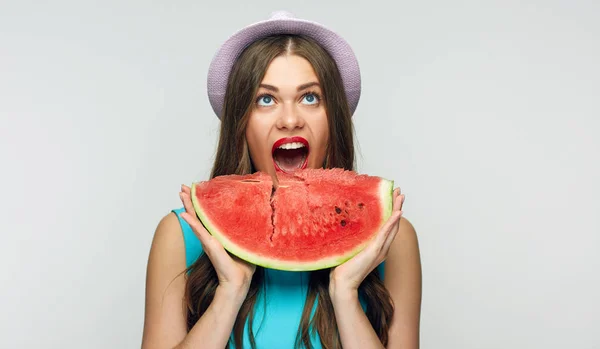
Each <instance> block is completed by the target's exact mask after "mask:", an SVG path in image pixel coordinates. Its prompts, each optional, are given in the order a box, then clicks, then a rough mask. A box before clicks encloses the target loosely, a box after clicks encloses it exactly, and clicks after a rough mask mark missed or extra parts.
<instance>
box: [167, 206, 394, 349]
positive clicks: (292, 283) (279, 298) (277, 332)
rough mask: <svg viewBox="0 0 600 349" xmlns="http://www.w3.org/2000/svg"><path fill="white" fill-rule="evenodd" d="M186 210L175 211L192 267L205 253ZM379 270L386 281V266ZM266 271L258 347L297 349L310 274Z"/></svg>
mask: <svg viewBox="0 0 600 349" xmlns="http://www.w3.org/2000/svg"><path fill="white" fill-rule="evenodd" d="M184 211H185V209H184V208H179V209H176V210H173V212H174V213H175V214H176V215H177V218H178V219H179V223H180V225H181V230H182V232H183V239H184V243H185V260H186V267H189V266H190V265H192V264H193V263H194V262H195V261H196V259H198V257H199V256H200V254H201V253H202V245H201V244H200V240H199V239H198V238H197V237H196V235H195V234H194V232H193V231H192V228H191V227H190V225H189V224H188V223H187V222H186V221H185V220H184V219H183V218H182V217H181V216H180V214H181V213H182V212H184ZM377 268H378V269H379V273H380V275H381V277H382V278H383V275H384V274H383V272H384V263H381V264H380V265H379V266H378V267H377ZM264 270H265V287H266V289H265V290H264V291H265V292H263V293H262V294H261V296H259V297H258V299H257V301H256V304H255V308H254V309H255V315H254V322H253V325H252V327H253V330H254V339H255V341H256V347H257V348H260V349H271V348H277V349H280V348H294V347H295V342H296V333H297V332H298V327H299V325H300V319H301V317H302V310H303V309H304V303H305V300H306V293H307V291H308V280H309V276H310V272H289V271H282V270H275V269H269V268H265V269H264ZM361 304H362V306H363V309H366V308H365V304H364V302H361ZM315 307H316V302H315ZM314 310H315V308H313V312H314ZM232 338H233V336H232ZM231 343H233V340H232V341H231ZM311 344H312V346H313V348H316V349H321V342H320V340H319V338H318V336H317V335H315V336H314V337H313V338H312V340H311ZM243 345H244V348H248V349H249V348H251V346H250V340H249V336H248V327H247V326H246V329H245V331H244V344H243ZM231 348H233V344H232V346H231Z"/></svg>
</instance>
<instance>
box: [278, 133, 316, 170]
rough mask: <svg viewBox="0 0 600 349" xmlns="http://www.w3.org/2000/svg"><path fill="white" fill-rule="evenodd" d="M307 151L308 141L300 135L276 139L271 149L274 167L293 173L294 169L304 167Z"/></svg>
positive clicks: (306, 161) (306, 162) (306, 160)
mask: <svg viewBox="0 0 600 349" xmlns="http://www.w3.org/2000/svg"><path fill="white" fill-rule="evenodd" d="M308 151H309V148H308V141H307V140H306V139H304V138H302V137H287V138H281V139H279V140H277V142H275V144H273V149H272V151H271V154H272V155H273V162H274V163H275V169H276V170H277V171H282V172H286V173H293V172H294V171H296V170H299V169H303V168H306V166H307V164H308Z"/></svg>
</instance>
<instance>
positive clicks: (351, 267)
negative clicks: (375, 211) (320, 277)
mask: <svg viewBox="0 0 600 349" xmlns="http://www.w3.org/2000/svg"><path fill="white" fill-rule="evenodd" d="M392 197H393V208H392V215H391V216H390V218H389V219H388V220H387V222H386V223H385V224H384V225H383V226H382V227H381V230H380V231H379V232H378V233H377V235H376V236H375V238H374V239H373V240H372V241H371V243H370V244H369V245H367V247H365V248H364V249H363V250H362V251H361V252H359V253H358V254H356V255H355V256H354V257H352V258H351V259H349V260H348V261H346V262H344V263H342V264H341V265H338V266H337V267H335V268H333V269H332V270H331V272H330V273H329V294H330V295H331V296H332V297H334V296H336V295H343V294H352V293H355V292H356V291H357V290H358V286H359V285H360V284H361V283H362V282H363V280H364V279H365V278H366V277H367V275H369V273H370V272H371V271H373V269H375V268H376V267H377V266H378V265H379V264H380V263H381V262H383V261H384V260H385V259H386V257H387V254H388V251H389V250H390V246H391V245H392V242H393V241H394V238H395V237H396V233H398V227H399V225H400V218H401V216H402V205H403V204H404V194H402V195H400V189H399V188H396V189H395V190H394V193H393V196H392Z"/></svg>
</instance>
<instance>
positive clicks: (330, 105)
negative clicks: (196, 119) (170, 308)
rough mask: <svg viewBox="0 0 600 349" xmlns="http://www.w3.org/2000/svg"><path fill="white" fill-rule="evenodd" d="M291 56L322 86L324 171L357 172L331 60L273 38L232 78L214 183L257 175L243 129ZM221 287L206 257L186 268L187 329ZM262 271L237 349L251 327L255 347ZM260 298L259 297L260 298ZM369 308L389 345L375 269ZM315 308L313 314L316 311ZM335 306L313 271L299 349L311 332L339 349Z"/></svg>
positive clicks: (366, 290)
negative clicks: (267, 81) (276, 68)
mask: <svg viewBox="0 0 600 349" xmlns="http://www.w3.org/2000/svg"><path fill="white" fill-rule="evenodd" d="M284 54H295V55H298V56H300V57H303V58H305V59H306V60H308V61H309V62H310V64H311V65H312V66H313V69H314V70H315V72H316V74H317V77H318V79H319V83H320V84H321V86H322V90H323V91H322V92H323V100H324V103H325V107H326V111H327V120H328V125H329V144H328V145H327V151H326V154H327V155H326V160H325V163H324V167H325V168H334V167H335V168H344V169H347V170H354V167H355V156H354V138H353V132H354V129H353V125H352V120H351V115H350V109H349V107H348V102H347V99H346V95H345V93H344V86H343V84H342V79H341V76H340V74H339V71H338V69H337V66H336V64H335V61H333V59H332V58H331V56H330V55H329V54H328V53H327V52H326V51H325V50H324V49H323V48H322V47H321V46H319V45H318V44H316V43H315V42H314V41H313V40H311V39H310V38H307V37H304V36H298V35H278V36H271V37H267V38H263V39H260V40H258V41H256V42H254V43H253V44H252V45H250V46H249V47H248V48H246V50H244V52H242V54H241V56H240V57H239V59H238V60H237V61H236V63H235V65H234V66H233V69H232V71H231V75H230V77H229V81H228V85H227V90H226V93H225V105H224V108H223V112H222V115H221V129H220V136H219V144H218V147H217V152H216V158H215V162H214V165H213V169H212V173H211V178H214V177H216V176H220V175H226V174H249V173H253V172H255V169H254V166H253V164H252V160H251V158H250V155H249V151H248V146H247V143H246V137H245V129H246V125H247V122H248V117H249V115H250V112H251V111H252V108H253V104H254V99H255V96H256V93H257V91H258V86H259V84H260V82H261V81H262V79H263V77H264V75H265V72H266V70H267V68H268V66H269V64H270V63H271V61H272V60H273V59H275V58H276V57H278V56H280V55H284ZM217 286H218V279H217V274H216V271H215V269H214V267H213V265H212V264H211V262H210V259H209V258H208V257H207V256H206V255H205V254H204V253H203V254H201V255H200V257H199V258H198V259H197V260H196V262H195V263H193V264H192V265H191V266H190V267H189V268H188V278H187V284H186V292H185V305H186V308H187V325H188V330H190V329H191V328H192V327H193V326H194V324H195V323H196V322H197V321H198V319H199V318H200V317H201V316H202V314H204V312H205V311H206V309H207V308H208V306H209V305H210V303H211V302H212V300H213V297H214V295H215V290H216V288H217ZM263 286H264V269H263V268H261V267H257V268H256V272H255V273H254V276H253V278H252V282H251V284H250V290H249V291H248V294H247V296H246V299H245V301H244V303H243V304H242V307H241V308H240V311H239V313H238V315H237V319H236V321H235V324H234V327H233V341H234V343H235V347H236V348H242V343H243V338H242V337H243V333H244V326H245V325H246V324H247V325H248V330H249V331H248V333H249V335H250V338H249V339H250V343H251V346H252V348H255V347H256V345H255V339H254V332H253V328H252V325H253V320H254V311H253V310H254V306H255V304H256V301H257V299H258V297H259V296H260V295H261V294H262V293H263V292H265V290H264V287H263ZM262 295H263V296H264V294H262ZM359 295H360V296H361V299H364V301H365V303H366V315H367V318H368V319H369V321H370V323H371V325H372V326H373V328H374V329H375V332H376V333H377V335H378V336H379V339H380V340H381V342H382V344H383V345H387V341H388V329H389V324H390V322H391V318H392V314H393V304H392V300H391V298H390V295H389V293H388V291H387V289H386V288H385V287H384V285H383V282H382V280H381V276H380V275H379V274H378V272H377V269H375V270H374V271H373V272H372V273H371V274H369V275H368V276H367V278H366V279H365V280H364V281H363V283H362V284H361V286H360V287H359ZM315 302H316V303H317V306H316V310H315V313H314V316H313V317H312V318H311V313H312V310H313V307H314V305H315ZM332 319H335V315H334V311H333V304H332V302H331V298H330V297H329V270H320V271H314V272H311V276H310V280H309V285H308V293H307V296H306V303H305V306H304V310H303V313H302V318H301V321H300V325H299V327H298V333H297V337H296V345H297V347H301V346H302V345H304V346H305V347H306V348H311V347H312V346H311V344H310V337H311V334H313V333H314V331H316V333H317V334H318V335H319V337H320V340H321V345H322V347H323V348H331V349H334V348H335V349H337V348H341V343H340V338H339V333H338V329H337V326H336V324H335V321H332Z"/></svg>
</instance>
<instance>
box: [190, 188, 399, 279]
mask: <svg viewBox="0 0 600 349" xmlns="http://www.w3.org/2000/svg"><path fill="white" fill-rule="evenodd" d="M393 190H394V181H392V180H387V179H385V178H381V183H380V186H379V196H380V202H381V205H382V211H383V217H382V220H381V224H380V225H379V227H378V228H377V229H376V230H375V231H373V233H372V236H371V238H370V239H368V240H366V241H365V242H364V243H363V244H360V245H357V246H356V248H355V249H354V250H352V251H348V252H346V253H344V254H342V255H335V256H328V257H327V258H323V259H319V260H313V261H310V262H296V261H287V260H278V259H273V258H269V257H265V256H262V255H257V254H254V253H252V252H250V251H248V250H247V249H245V248H242V247H240V246H238V245H237V244H235V243H234V242H232V241H231V240H229V239H228V238H227V237H226V236H224V235H223V234H222V233H221V232H220V231H219V230H218V229H217V228H216V227H215V224H214V223H213V222H212V221H211V220H210V219H209V218H208V217H207V216H206V215H205V214H204V210H203V209H202V205H201V204H200V202H198V198H197V196H196V195H195V192H196V183H193V184H192V188H191V193H192V195H190V196H191V199H192V205H193V206H194V210H195V211H196V214H197V216H198V218H199V219H200V221H201V222H202V224H203V225H204V227H205V228H206V230H207V231H208V232H209V233H210V234H211V235H212V236H213V237H215V238H216V239H217V240H218V241H219V242H220V243H221V245H222V246H223V248H224V249H225V250H227V251H229V252H230V253H231V254H233V255H235V256H237V257H239V258H240V259H243V260H245V261H247V262H249V263H252V264H255V265H258V266H261V267H264V268H269V269H277V270H285V271H313V270H320V269H327V268H331V267H335V266H338V265H340V264H342V263H344V262H346V261H348V260H349V259H351V258H352V257H354V256H355V255H357V254H358V253H360V252H361V251H362V250H363V249H364V248H366V247H367V246H368V244H369V243H370V242H371V241H372V240H373V239H374V238H375V236H377V233H378V232H379V230H380V229H381V227H382V226H383V225H384V224H385V223H386V221H387V220H388V219H389V217H390V216H391V215H392V209H393V200H392V199H393Z"/></svg>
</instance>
